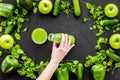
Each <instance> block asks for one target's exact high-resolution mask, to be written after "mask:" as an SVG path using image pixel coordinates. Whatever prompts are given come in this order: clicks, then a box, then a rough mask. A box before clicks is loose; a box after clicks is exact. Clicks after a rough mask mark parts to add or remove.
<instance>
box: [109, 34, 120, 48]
mask: <svg viewBox="0 0 120 80" xmlns="http://www.w3.org/2000/svg"><path fill="white" fill-rule="evenodd" d="M109 44H110V46H111V47H112V48H114V49H120V34H113V35H111V36H110V39H109Z"/></svg>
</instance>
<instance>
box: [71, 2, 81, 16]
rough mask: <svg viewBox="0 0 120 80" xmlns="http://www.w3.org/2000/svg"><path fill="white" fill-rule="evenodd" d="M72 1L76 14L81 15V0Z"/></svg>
mask: <svg viewBox="0 0 120 80" xmlns="http://www.w3.org/2000/svg"><path fill="white" fill-rule="evenodd" d="M72 3H73V10H74V15H75V16H76V17H79V16H80V15H81V9H80V1H79V0H72Z"/></svg>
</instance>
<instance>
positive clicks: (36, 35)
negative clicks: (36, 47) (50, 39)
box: [31, 28, 47, 44]
mask: <svg viewBox="0 0 120 80" xmlns="http://www.w3.org/2000/svg"><path fill="white" fill-rule="evenodd" d="M31 38H32V40H33V42H34V43H36V44H43V43H45V42H46V40H47V32H46V31H45V30H44V29H43V28H36V29H34V30H33V32H32V35H31Z"/></svg>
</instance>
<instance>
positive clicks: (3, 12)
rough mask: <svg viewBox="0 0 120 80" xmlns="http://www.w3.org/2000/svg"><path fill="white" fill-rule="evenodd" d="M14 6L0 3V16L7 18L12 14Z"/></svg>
mask: <svg viewBox="0 0 120 80" xmlns="http://www.w3.org/2000/svg"><path fill="white" fill-rule="evenodd" d="M14 8H15V6H14V5H13V4H10V3H0V16H1V17H5V18H9V17H10V16H12V14H13V10H14Z"/></svg>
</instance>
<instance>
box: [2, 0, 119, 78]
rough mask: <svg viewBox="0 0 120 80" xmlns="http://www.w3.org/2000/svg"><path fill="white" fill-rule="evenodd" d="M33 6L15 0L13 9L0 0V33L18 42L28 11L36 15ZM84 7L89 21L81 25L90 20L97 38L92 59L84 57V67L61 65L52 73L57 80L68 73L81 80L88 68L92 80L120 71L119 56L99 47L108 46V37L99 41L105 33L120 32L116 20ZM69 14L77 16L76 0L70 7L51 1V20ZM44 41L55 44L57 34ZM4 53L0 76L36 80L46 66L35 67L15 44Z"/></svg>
mask: <svg viewBox="0 0 120 80" xmlns="http://www.w3.org/2000/svg"><path fill="white" fill-rule="evenodd" d="M37 2H38V0H35V1H32V0H16V3H17V5H16V6H15V5H14V4H10V3H3V2H2V0H0V17H3V18H4V20H3V21H1V22H0V33H1V34H9V35H11V34H14V36H15V38H16V39H17V40H20V39H21V36H20V34H21V33H22V32H26V31H27V28H24V29H22V28H23V23H24V22H27V21H29V19H27V18H26V15H27V14H28V11H30V10H33V13H34V14H36V13H37V8H36V5H37ZM85 5H86V8H87V9H88V11H89V14H90V16H91V17H90V18H83V22H84V23H85V22H87V21H88V20H90V19H91V18H92V19H94V20H95V22H94V25H93V26H92V27H90V30H98V32H97V33H96V35H95V36H97V37H98V39H97V41H96V45H95V50H96V51H97V52H96V55H94V56H91V55H88V56H87V57H86V61H85V64H84V65H83V64H82V63H80V62H79V61H78V60H70V61H69V60H68V61H62V62H61V63H60V64H59V66H58V68H57V69H56V71H55V75H56V77H57V79H58V80H69V79H70V78H69V75H70V73H73V74H75V75H76V77H77V80H83V76H84V75H83V73H84V66H85V67H89V68H90V70H91V74H92V76H93V78H94V79H95V80H104V78H105V75H106V72H108V71H110V70H112V69H113V71H114V70H115V69H116V68H120V56H119V55H118V54H117V53H116V52H115V51H114V50H113V49H111V48H109V49H103V47H102V45H108V44H109V42H108V41H109V39H108V37H102V35H103V34H104V33H105V31H106V30H113V32H117V31H120V23H119V20H118V19H117V18H116V17H114V18H109V17H107V16H106V15H105V13H104V10H103V8H102V6H96V5H94V4H91V3H87V2H85ZM70 12H73V13H74V15H75V16H76V17H79V16H80V15H81V6H80V0H72V5H71V4H70V3H69V2H67V1H62V0H54V8H53V13H52V14H53V16H58V15H59V14H61V13H64V14H66V15H68V14H69V13H70ZM51 35H52V37H51ZM56 36H57V38H56ZM69 37H71V38H72V41H71V42H72V44H74V43H75V38H74V36H72V35H69ZM48 40H50V41H54V40H56V43H58V44H59V43H60V40H61V33H58V34H54V36H53V34H50V37H49V38H48ZM5 52H6V53H9V55H7V56H6V57H5V59H4V60H3V61H2V64H1V70H2V72H3V73H10V72H12V71H14V70H16V71H17V73H18V74H19V75H21V76H26V77H29V78H31V79H36V78H37V76H38V75H40V74H41V73H42V71H43V70H44V68H45V67H46V66H47V64H48V61H40V63H38V64H36V63H35V62H34V60H33V59H32V58H30V57H28V56H27V55H26V54H25V52H24V51H23V50H22V49H21V47H20V45H19V44H17V43H16V42H15V43H14V46H13V47H12V48H10V49H6V50H5ZM2 55H3V52H2V51H0V56H2ZM113 66H114V67H113Z"/></svg>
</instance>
